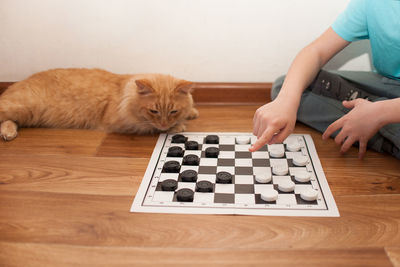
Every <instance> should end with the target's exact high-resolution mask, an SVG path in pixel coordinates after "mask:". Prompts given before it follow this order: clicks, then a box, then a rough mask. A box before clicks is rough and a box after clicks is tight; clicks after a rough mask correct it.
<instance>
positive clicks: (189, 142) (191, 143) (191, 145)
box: [185, 141, 199, 150]
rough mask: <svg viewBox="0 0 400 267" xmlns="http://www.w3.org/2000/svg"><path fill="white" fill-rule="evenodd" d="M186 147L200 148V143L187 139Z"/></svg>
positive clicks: (191, 148) (188, 148) (190, 148)
mask: <svg viewBox="0 0 400 267" xmlns="http://www.w3.org/2000/svg"><path fill="white" fill-rule="evenodd" d="M185 149H187V150H198V149H199V143H197V142H196V141H187V142H186V143H185Z"/></svg>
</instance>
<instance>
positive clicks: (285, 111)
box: [249, 97, 297, 152]
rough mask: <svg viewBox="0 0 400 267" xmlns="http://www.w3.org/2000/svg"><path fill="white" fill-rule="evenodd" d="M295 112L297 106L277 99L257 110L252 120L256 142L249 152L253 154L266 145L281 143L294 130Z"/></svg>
mask: <svg viewBox="0 0 400 267" xmlns="http://www.w3.org/2000/svg"><path fill="white" fill-rule="evenodd" d="M296 111H297V106H295V105H293V103H291V102H289V101H285V99H280V98H279V97H278V98H276V99H275V100H274V101H272V102H270V103H268V104H265V105H264V106H262V107H260V108H258V109H257V111H256V113H255V114H254V118H253V134H254V135H255V136H257V139H258V140H257V142H255V143H254V144H253V146H251V148H250V149H249V151H251V152H254V151H256V150H258V149H260V148H261V147H262V146H263V145H264V144H266V143H268V144H273V143H281V142H283V140H285V138H286V137H288V135H289V134H290V133H291V132H292V131H293V129H294V126H295V124H296Z"/></svg>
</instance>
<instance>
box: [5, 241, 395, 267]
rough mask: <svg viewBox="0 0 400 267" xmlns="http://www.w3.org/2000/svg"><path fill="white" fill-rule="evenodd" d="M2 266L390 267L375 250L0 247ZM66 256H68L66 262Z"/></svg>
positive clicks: (382, 253)
mask: <svg viewBox="0 0 400 267" xmlns="http://www.w3.org/2000/svg"><path fill="white" fill-rule="evenodd" d="M0 250H3V251H5V252H6V253H4V254H0V260H2V261H3V262H4V263H5V264H6V265H7V266H22V265H24V264H25V263H26V262H30V263H32V265H34V266H116V265H117V266H148V265H152V266H216V265H218V266H321V264H320V263H321V262H325V263H324V265H323V266H349V267H351V266H363V267H367V266H374V267H376V266H380V267H384V266H392V265H391V263H390V261H389V260H388V258H387V257H386V255H385V252H384V250H383V249H380V248H363V249H319V248H314V249H307V250H298V249H293V250H291V251H290V253H288V252H287V251H286V250H279V249H263V248H260V249H193V248H178V249H174V248H152V249H146V248H140V247H129V246H124V247H112V248H105V247H97V246H68V245H49V244H37V243H24V244H21V243H10V242H0ZM65 255H68V257H65Z"/></svg>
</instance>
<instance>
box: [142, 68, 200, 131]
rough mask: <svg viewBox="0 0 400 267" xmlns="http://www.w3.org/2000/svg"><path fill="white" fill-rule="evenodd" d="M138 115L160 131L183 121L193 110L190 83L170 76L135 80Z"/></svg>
mask: <svg viewBox="0 0 400 267" xmlns="http://www.w3.org/2000/svg"><path fill="white" fill-rule="evenodd" d="M136 85H137V92H138V96H139V98H140V102H139V103H140V104H139V105H140V109H139V112H140V115H141V116H142V117H143V118H145V119H146V121H147V122H149V123H151V124H152V126H153V127H155V128H157V129H158V130H160V131H167V130H168V129H171V128H172V127H174V126H175V125H176V124H178V123H180V122H182V121H184V120H185V119H186V118H187V117H188V114H189V113H190V110H191V109H192V108H193V100H192V96H191V94H190V90H191V88H192V83H191V82H187V81H184V80H178V79H175V78H173V77H171V76H166V75H158V76H155V77H154V78H153V79H139V80H136Z"/></svg>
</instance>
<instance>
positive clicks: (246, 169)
mask: <svg viewBox="0 0 400 267" xmlns="http://www.w3.org/2000/svg"><path fill="white" fill-rule="evenodd" d="M254 141H255V140H254V139H252V138H251V137H250V136H237V137H221V138H220V137H219V136H217V135H207V136H205V137H204V138H198V139H196V140H189V139H188V138H187V137H185V136H184V135H181V134H177V135H174V136H172V138H171V144H170V146H168V147H166V149H168V150H167V151H165V153H166V154H167V155H166V158H165V161H164V163H163V167H162V172H161V175H160V179H159V181H158V184H157V188H156V192H155V193H154V198H153V200H154V201H162V202H199V203H230V204H236V203H241V204H248V205H257V204H277V205H279V204H282V205H288V204H291V205H317V204H318V201H317V200H318V198H319V191H318V190H316V189H314V187H313V185H312V180H313V179H314V176H313V173H312V171H311V170H310V169H309V168H308V167H309V158H308V156H307V154H306V153H303V152H302V148H303V147H302V144H301V143H300V142H297V141H296V140H290V141H288V142H286V143H285V144H276V145H265V146H264V147H262V148H261V149H260V150H259V151H256V152H249V151H248V149H249V147H250V145H251V143H252V142H254Z"/></svg>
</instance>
